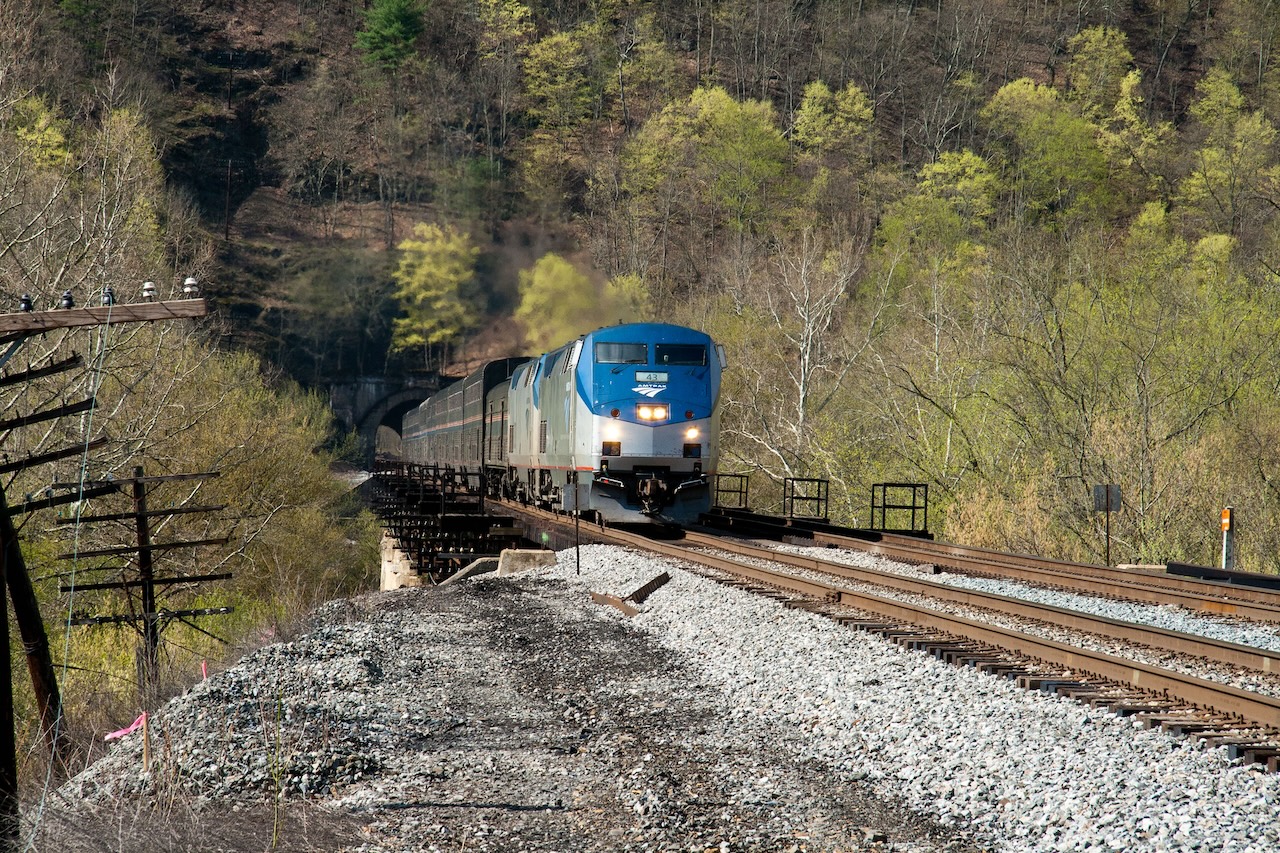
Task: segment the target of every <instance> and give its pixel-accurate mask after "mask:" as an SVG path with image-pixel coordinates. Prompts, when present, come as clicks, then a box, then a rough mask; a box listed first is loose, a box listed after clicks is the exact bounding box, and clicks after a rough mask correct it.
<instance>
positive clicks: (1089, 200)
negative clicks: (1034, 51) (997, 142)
mask: <svg viewBox="0 0 1280 853" xmlns="http://www.w3.org/2000/svg"><path fill="white" fill-rule="evenodd" d="M982 114H983V116H984V118H986V120H987V121H988V122H989V123H990V124H991V126H992V128H993V129H994V130H996V131H997V132H999V133H1001V134H1003V135H1004V136H1005V138H1006V139H1007V140H1009V143H1010V152H1009V162H1010V165H1011V171H1012V185H1013V187H1014V190H1015V193H1016V200H1017V203H1018V204H1019V206H1020V207H1022V208H1023V209H1024V210H1025V211H1026V212H1027V214H1028V215H1030V216H1031V217H1032V218H1040V217H1049V218H1051V219H1053V220H1056V221H1058V222H1060V223H1062V224H1071V223H1072V222H1076V221H1100V220H1101V219H1103V218H1104V217H1105V216H1106V215H1107V214H1108V213H1109V212H1110V208H1111V205H1112V204H1113V203H1114V199H1113V197H1112V192H1111V187H1110V184H1109V183H1108V168H1107V161H1106V158H1105V157H1104V156H1103V153H1102V150H1101V149H1100V148H1099V146H1098V142H1097V136H1098V128H1097V127H1096V126H1095V125H1093V124H1092V123H1090V122H1089V121H1088V120H1086V119H1085V118H1083V117H1081V116H1080V115H1078V114H1076V113H1074V112H1073V111H1072V110H1071V109H1070V107H1069V105H1068V104H1066V103H1064V102H1063V100H1062V98H1060V97H1059V95H1058V93H1057V91H1056V90H1055V89H1051V88H1049V87H1047V86H1041V85H1040V84H1038V83H1035V82H1033V81H1031V80H1028V79H1026V78H1023V79H1021V80H1015V81H1014V82H1012V83H1009V84H1006V85H1005V86H1003V87H1002V88H1001V89H1000V91H999V92H997V93H996V94H995V96H994V97H993V98H992V99H991V101H990V102H989V103H988V104H987V106H986V107H985V108H984V109H983V111H982Z"/></svg>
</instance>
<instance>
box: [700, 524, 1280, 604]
mask: <svg viewBox="0 0 1280 853" xmlns="http://www.w3.org/2000/svg"><path fill="white" fill-rule="evenodd" d="M715 521H716V522H717V526H719V525H720V524H721V523H723V525H724V527H726V528H727V529H728V530H729V531H730V532H733V531H735V530H737V529H743V528H747V529H749V528H750V527H752V526H753V525H756V524H758V522H757V521H756V520H755V517H753V516H749V515H745V514H731V515H723V516H720V517H719V518H718V519H715ZM773 527H774V528H775V530H774V532H775V534H776V533H779V532H781V533H784V534H786V535H788V536H792V537H795V538H796V539H803V540H806V541H808V542H809V544H813V545H816V546H823V545H826V546H832V547H839V548H844V549H848V550H855V551H861V552H863V553H868V554H875V555H877V556H881V557H886V558H888V559H891V560H897V561H899V562H904V563H914V564H924V563H928V564H932V565H936V566H942V567H946V568H948V569H951V570H953V571H956V572H959V573H962V574H969V575H975V576H978V577H999V578H1006V579H1009V580H1019V581H1025V582H1027V583H1032V584H1036V585H1038V586H1049V587H1053V588H1055V589H1062V590H1069V591H1072V592H1081V593H1084V594H1087V595H1101V596H1105V597H1108V598H1117V599H1121V600H1125V601H1137V602H1142V603H1145V604H1177V605H1179V606H1181V607H1186V608H1188V609H1191V610H1199V611H1201V612H1204V613H1212V614H1216V615H1219V616H1238V617H1241V618H1245V619H1254V620H1258V621H1263V622H1280V591H1278V590H1275V589H1265V588H1257V587H1246V586H1241V585H1238V584H1232V583H1227V582H1224V581H1213V580H1198V579H1193V578H1187V577H1179V576H1177V575H1167V574H1162V573H1154V572H1146V571H1141V570H1136V569H1121V568H1113V567H1109V566H1092V565H1088V564H1084V563H1068V562H1065V561H1062V560H1051V559H1047V558H1044V557H1036V556H1031V555H1021V554H1005V553H1001V552H999V551H991V550H988V549H984V548H970V547H967V546H962V545H953V544H949V543H946V542H934V541H932V540H927V539H921V538H919V537H914V536H902V535H896V534H892V533H874V534H866V535H864V536H855V535H851V534H849V533H840V532H835V531H834V530H833V529H831V528H830V527H829V526H828V525H799V526H795V525H792V526H778V525H776V524H775V525H773Z"/></svg>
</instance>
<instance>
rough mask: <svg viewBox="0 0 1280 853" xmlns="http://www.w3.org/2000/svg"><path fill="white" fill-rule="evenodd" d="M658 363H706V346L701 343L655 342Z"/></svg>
mask: <svg viewBox="0 0 1280 853" xmlns="http://www.w3.org/2000/svg"><path fill="white" fill-rule="evenodd" d="M655 349H656V350H657V355H658V358H657V363H658V364H696V365H699V366H701V365H704V364H706V363H707V348H706V347H705V346H703V345H702V344H657V345H656V346H655Z"/></svg>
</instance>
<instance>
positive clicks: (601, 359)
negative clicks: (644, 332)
mask: <svg viewBox="0 0 1280 853" xmlns="http://www.w3.org/2000/svg"><path fill="white" fill-rule="evenodd" d="M648 362H649V348H648V347H647V346H646V345H645V344H615V343H606V342H604V341H598V342H596V364H647V363H648Z"/></svg>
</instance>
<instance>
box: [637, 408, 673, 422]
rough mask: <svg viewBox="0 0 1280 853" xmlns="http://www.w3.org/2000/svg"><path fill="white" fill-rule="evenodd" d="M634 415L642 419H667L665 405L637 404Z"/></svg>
mask: <svg viewBox="0 0 1280 853" xmlns="http://www.w3.org/2000/svg"><path fill="white" fill-rule="evenodd" d="M636 416H637V417H638V418H640V420H642V421H665V420H666V419H667V407H666V406H639V407H638V408H637V409H636Z"/></svg>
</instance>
